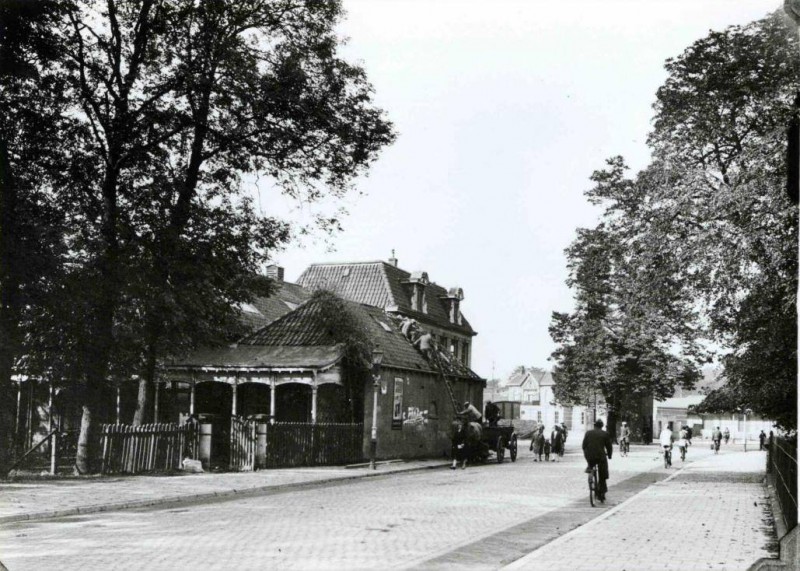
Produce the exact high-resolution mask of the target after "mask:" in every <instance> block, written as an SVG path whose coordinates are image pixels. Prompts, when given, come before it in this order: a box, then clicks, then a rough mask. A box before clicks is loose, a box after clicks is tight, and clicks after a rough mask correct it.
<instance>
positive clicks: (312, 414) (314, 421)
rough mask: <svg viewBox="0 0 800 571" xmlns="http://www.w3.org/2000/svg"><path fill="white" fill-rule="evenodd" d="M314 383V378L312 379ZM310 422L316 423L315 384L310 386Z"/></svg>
mask: <svg viewBox="0 0 800 571" xmlns="http://www.w3.org/2000/svg"><path fill="white" fill-rule="evenodd" d="M314 382H315V383H316V380H315V381H314ZM311 422H312V424H316V423H317V385H316V384H314V385H312V386H311Z"/></svg>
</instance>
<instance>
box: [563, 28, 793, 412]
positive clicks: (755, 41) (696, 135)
mask: <svg viewBox="0 0 800 571" xmlns="http://www.w3.org/2000/svg"><path fill="white" fill-rule="evenodd" d="M797 53H798V41H797V37H796V33H795V31H794V29H793V27H791V26H789V25H787V23H786V21H785V18H784V17H783V15H782V14H774V15H771V16H769V17H767V18H765V19H763V20H759V21H756V22H753V23H752V24H749V25H746V26H732V27H730V28H728V29H726V30H724V31H722V32H712V33H710V34H709V35H708V36H707V37H705V38H703V39H701V40H698V41H697V42H695V43H694V44H692V45H691V46H689V47H688V48H687V49H686V50H685V51H684V52H683V53H682V54H681V55H680V56H678V57H676V58H673V59H670V60H668V61H667V63H666V70H667V72H668V77H667V80H666V81H665V83H664V85H662V86H661V88H660V89H659V90H658V92H657V95H656V103H655V105H654V111H655V116H654V122H653V124H654V128H653V131H652V133H651V134H650V136H649V139H648V144H649V146H650V149H651V151H652V157H653V158H652V162H651V163H650V164H649V165H648V166H647V167H646V168H644V169H643V170H642V171H640V172H639V173H636V174H635V175H634V176H629V175H628V174H627V173H626V172H625V171H626V166H625V163H624V160H623V159H622V158H620V157H616V158H613V159H610V160H609V161H608V165H607V168H606V169H605V170H602V171H598V172H596V173H595V174H594V176H593V181H594V182H595V186H594V187H593V188H592V189H591V190H590V191H589V192H588V193H587V195H588V197H589V199H590V200H591V201H593V202H595V203H597V204H599V205H602V206H603V207H604V209H605V210H604V214H603V216H602V221H601V223H600V226H599V227H598V229H595V230H584V231H579V237H578V240H577V241H576V243H575V244H574V245H573V246H572V247H571V248H570V249H569V250H568V252H567V253H568V259H569V260H570V269H571V274H570V280H571V281H570V282H569V283H570V285H571V286H572V287H574V288H575V289H576V306H577V311H576V312H575V313H573V314H570V315H568V316H566V315H562V314H557V315H555V316H554V321H553V326H551V330H552V331H553V333H554V339H555V340H556V341H557V342H558V343H559V348H558V349H557V350H556V353H555V354H554V357H555V358H556V361H557V363H558V365H559V366H558V367H557V373H558V374H557V382H560V383H562V384H564V386H565V387H568V386H570V383H578V384H580V383H582V382H584V381H580V380H579V376H578V372H577V371H575V364H574V359H571V358H570V355H571V352H587V351H589V350H590V348H591V351H592V352H593V353H592V352H589V353H587V354H591V358H589V359H588V364H587V365H586V366H584V367H583V368H582V369H580V371H581V374H583V375H584V376H585V375H587V374H588V371H589V365H591V364H594V366H595V368H599V367H602V368H604V367H606V366H607V365H608V364H609V363H613V362H615V361H613V360H612V359H611V356H610V354H609V353H603V352H598V350H597V347H598V346H599V347H603V348H607V347H608V343H609V341H608V340H609V337H612V336H613V335H614V332H615V328H614V325H613V324H608V325H609V326H608V327H601V326H599V325H596V326H594V330H593V331H589V332H588V333H587V335H586V337H585V338H580V339H577V338H574V337H569V336H565V335H564V333H563V331H564V330H569V329H568V328H567V327H566V326H565V324H566V323H574V322H575V321H576V320H578V321H579V322H580V324H581V327H584V330H585V327H588V325H586V323H588V321H587V319H586V318H585V316H586V315H588V305H587V303H588V300H584V298H586V296H587V294H584V293H581V292H582V291H588V292H590V293H591V295H592V296H594V297H593V298H592V299H593V302H594V303H598V302H597V301H596V300H597V299H600V301H603V300H604V299H606V298H600V297H599V295H600V294H603V293H604V292H605V291H606V290H607V291H608V292H610V293H608V294H607V295H608V299H610V300H611V301H610V305H609V306H610V307H611V308H612V309H613V312H612V314H617V315H619V316H620V319H622V321H623V322H624V323H628V324H633V323H636V324H639V325H640V326H641V329H640V332H641V334H642V336H643V337H640V338H639V341H637V342H636V343H634V346H635V347H639V348H642V347H650V350H649V351H640V350H636V351H629V352H628V354H629V355H631V356H634V357H635V358H634V362H636V364H637V367H644V368H645V369H648V368H649V367H650V366H652V365H653V364H656V363H661V364H662V365H664V364H666V363H667V362H669V361H671V360H672V359H678V361H677V362H673V367H675V365H676V364H677V363H680V365H678V366H677V369H675V370H676V371H678V373H677V375H676V376H675V377H674V379H675V380H676V381H689V380H690V379H692V378H694V377H696V372H692V371H696V369H697V367H698V366H699V365H700V364H702V363H703V361H704V360H706V359H711V358H720V359H721V362H722V364H723V365H724V367H725V372H726V377H727V379H728V383H729V386H728V389H727V390H728V391H730V392H731V393H732V394H734V395H736V397H735V398H734V400H735V401H737V402H739V403H740V405H741V404H744V405H746V406H747V407H750V408H752V409H753V410H755V411H756V412H758V413H761V414H763V415H765V416H767V417H770V418H773V419H775V420H776V421H777V422H779V423H780V424H782V425H783V426H786V427H794V425H795V422H796V421H795V419H796V400H797V399H796V373H797V370H796V346H797V343H796V335H797V333H796V332H797V323H796V291H797V208H796V207H795V206H793V205H792V204H791V203H790V201H789V200H788V197H787V196H786V195H785V191H784V187H785V175H786V170H785V168H786V167H785V129H786V126H787V125H788V121H789V118H790V116H791V114H792V112H793V107H792V102H793V100H794V98H795V96H796V93H797V92H798V88H800V58H798V57H797ZM592 249H600V250H601V251H603V254H602V255H601V256H600V257H601V258H604V259H605V258H607V259H608V262H603V261H602V260H601V261H600V262H592V261H591V260H590V256H589V253H590V252H592V251H593V250H592ZM604 263H607V264H608V265H609V267H610V270H609V269H608V268H606V266H604V265H603V264H604ZM598 264H599V267H597V268H596V267H593V266H598ZM584 266H585V267H586V268H587V272H585V274H586V275H584V273H580V272H578V270H579V269H581V268H582V267H584ZM595 272H599V275H598V276H595V275H594V274H595ZM604 272H605V273H604ZM604 275H608V276H609V277H608V279H607V280H606V279H601V277H603V276H604ZM595 282H600V285H599V286H597V285H593V283H595ZM600 286H602V287H600ZM603 288H605V290H604V289H603ZM600 306H601V307H605V306H604V305H603V303H600ZM604 317H605V315H604ZM573 329H574V327H573ZM644 340H647V341H644ZM642 342H644V345H641V343H642ZM625 345H626V346H627V342H626V344H625ZM715 347H716V348H717V349H716V350H712V349H713V348H715ZM654 350H655V352H653V351H654ZM604 370H605V369H604ZM598 375H599V373H596V374H595V377H597V376H598ZM660 375H661V373H659V374H658V376H659V377H660ZM590 376H591V375H590ZM670 382H671V381H670ZM668 384H669V383H666V385H668ZM666 385H665V384H664V383H662V382H660V381H659V380H658V379H651V380H648V381H646V382H644V383H643V384H642V385H641V386H642V387H643V388H649V390H652V392H653V394H654V395H655V396H656V397H662V398H663V397H664V396H668V395H669V394H670V392H671V391H670V388H669V386H666ZM662 389H663V390H662Z"/></svg>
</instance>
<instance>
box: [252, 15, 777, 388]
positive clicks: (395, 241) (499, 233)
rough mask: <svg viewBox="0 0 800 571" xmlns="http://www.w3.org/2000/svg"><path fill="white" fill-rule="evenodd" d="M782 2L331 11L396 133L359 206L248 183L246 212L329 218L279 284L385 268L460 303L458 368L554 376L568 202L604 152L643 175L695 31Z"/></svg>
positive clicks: (283, 260)
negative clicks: (458, 291) (323, 266)
mask: <svg viewBox="0 0 800 571" xmlns="http://www.w3.org/2000/svg"><path fill="white" fill-rule="evenodd" d="M782 5H783V2H782V0H771V1H762V0H703V1H702V2H699V1H697V0H631V1H628V0H625V1H622V0H605V1H603V2H598V1H596V0H559V1H553V0H549V1H542V0H525V1H524V2H516V1H508V0H492V1H478V0H458V1H453V2H451V1H446V0H435V1H432V0H344V7H345V9H346V10H347V16H346V19H345V20H344V21H343V23H342V25H341V32H342V34H343V36H346V37H348V38H349V39H348V42H347V44H346V45H345V46H344V48H343V50H342V54H343V55H344V56H345V57H346V58H347V59H348V60H350V61H356V62H359V63H360V64H361V65H362V66H363V67H364V68H365V69H366V71H367V75H368V77H369V80H370V82H371V83H372V85H373V87H374V89H375V94H374V96H375V102H376V104H377V105H378V106H380V107H381V108H383V109H384V110H385V111H386V114H387V117H388V118H389V119H390V120H391V121H392V122H393V123H394V125H395V128H396V130H397V132H398V138H397V141H396V142H395V143H394V144H393V145H392V146H390V147H388V148H386V149H384V150H383V151H382V152H381V154H380V156H379V158H378V160H377V161H376V162H375V163H374V165H373V166H372V168H371V169H370V172H369V175H368V176H366V177H363V178H360V179H359V180H357V181H356V190H357V191H356V192H355V193H353V194H352V195H351V196H349V197H347V198H346V199H344V200H343V201H339V202H330V201H328V202H323V203H321V204H316V205H309V204H303V203H299V202H295V201H294V200H292V199H289V198H286V197H282V196H280V195H278V194H276V193H275V191H274V189H271V188H268V187H267V186H266V184H265V183H264V182H261V181H255V182H253V184H254V185H255V186H256V193H257V194H258V196H259V206H260V207H261V208H262V209H263V211H264V212H265V213H267V214H270V215H275V214H278V215H280V216H283V217H284V218H286V219H289V220H291V221H295V222H296V223H297V224H303V223H305V222H307V221H308V220H309V219H310V217H312V216H313V215H314V214H315V213H317V212H330V211H332V210H334V209H337V208H340V207H343V208H345V209H346V211H347V215H346V216H345V217H344V218H343V221H342V226H343V230H342V231H341V232H339V233H337V234H335V235H334V236H333V237H331V238H325V236H324V235H322V234H321V233H317V234H312V235H310V236H306V237H304V238H302V239H299V240H297V241H295V242H293V243H292V245H291V246H289V247H287V248H286V249H285V250H284V251H282V252H279V253H277V254H276V255H275V257H274V258H275V259H274V261H275V262H276V263H278V264H279V265H281V266H283V267H284V268H285V271H286V279H287V280H289V281H294V280H296V279H297V277H299V275H300V273H302V271H303V270H304V269H305V268H306V267H307V266H308V265H309V264H311V263H314V262H343V261H372V260H386V259H388V258H389V257H390V256H391V253H392V250H394V251H395V253H396V257H397V258H398V260H399V266H400V267H401V268H403V269H405V270H408V271H426V272H428V275H429V277H430V279H431V280H432V281H435V282H437V283H438V284H441V285H443V286H445V287H447V288H450V287H454V286H459V287H461V288H463V290H464V295H465V299H464V301H463V302H462V306H461V308H462V312H463V313H464V315H465V316H466V317H467V319H468V320H469V321H470V323H471V324H472V326H473V328H474V329H476V330H477V331H478V336H477V337H476V338H475V339H474V340H473V361H472V368H473V369H474V370H475V371H476V372H477V373H478V374H480V375H481V376H483V377H485V378H492V377H493V376H494V377H499V378H504V377H506V376H507V375H508V374H509V373H510V372H511V370H512V369H513V368H514V367H516V366H518V365H523V364H524V365H529V366H530V365H535V366H539V367H544V368H548V369H549V368H552V366H553V363H552V362H550V361H548V357H549V355H550V354H551V353H552V351H553V349H554V348H555V346H554V344H553V342H552V340H551V339H550V336H549V334H548V325H549V323H550V318H551V315H552V312H553V311H569V310H570V309H571V308H572V303H573V302H572V293H571V292H570V290H569V288H568V287H567V286H566V284H565V279H566V278H567V269H566V259H565V257H564V249H565V248H566V247H567V246H568V245H569V244H570V242H571V241H572V240H573V239H574V238H575V236H576V229H577V228H579V227H591V226H593V225H594V224H595V223H596V221H597V217H598V214H599V211H598V210H597V209H596V208H595V207H593V206H591V205H590V204H589V203H588V202H587V201H586V199H585V197H584V196H583V193H584V191H586V190H587V189H588V188H590V186H591V182H590V181H589V177H590V176H591V174H592V172H593V171H595V170H597V169H601V168H603V165H604V161H605V160H606V159H607V158H609V157H611V156H615V155H622V156H623V157H625V159H626V161H627V162H628V164H629V165H630V166H631V168H632V169H633V170H636V169H639V168H642V167H644V166H645V165H646V163H647V161H648V158H649V153H648V149H647V147H646V144H645V141H646V138H647V134H648V132H649V131H650V127H651V123H650V121H651V118H652V104H653V102H654V101H655V92H656V90H657V89H658V87H659V86H660V85H661V84H662V83H663V81H664V80H665V78H666V73H665V71H664V67H663V64H664V61H665V60H666V59H667V58H670V57H675V56H678V55H679V54H680V53H681V52H682V51H683V50H684V49H685V48H686V47H688V46H689V45H690V44H691V43H692V42H694V41H695V40H697V39H700V38H702V37H704V36H705V35H707V33H708V31H709V30H712V29H713V30H722V29H724V28H726V27H727V26H730V25H735V24H746V23H748V22H751V21H753V20H756V19H759V18H761V17H763V16H765V15H766V14H767V13H769V12H771V11H774V10H778V9H781V7H782Z"/></svg>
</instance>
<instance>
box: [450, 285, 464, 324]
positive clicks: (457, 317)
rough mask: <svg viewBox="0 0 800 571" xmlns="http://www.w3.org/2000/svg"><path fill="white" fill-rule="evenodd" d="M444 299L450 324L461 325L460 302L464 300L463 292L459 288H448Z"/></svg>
mask: <svg viewBox="0 0 800 571" xmlns="http://www.w3.org/2000/svg"><path fill="white" fill-rule="evenodd" d="M446 299H447V301H448V305H449V309H450V311H449V313H450V323H455V324H458V325H461V302H462V301H463V300H464V290H463V289H461V288H460V287H453V288H450V290H449V291H448V292H447V298H446Z"/></svg>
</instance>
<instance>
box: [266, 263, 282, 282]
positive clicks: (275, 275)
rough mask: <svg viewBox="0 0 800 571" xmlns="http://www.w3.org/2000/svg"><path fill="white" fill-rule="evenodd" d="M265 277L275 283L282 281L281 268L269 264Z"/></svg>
mask: <svg viewBox="0 0 800 571" xmlns="http://www.w3.org/2000/svg"><path fill="white" fill-rule="evenodd" d="M267 277H268V278H269V279H271V280H275V281H276V282H282V281H283V268H282V267H280V266H279V265H277V264H270V265H269V266H267Z"/></svg>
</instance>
